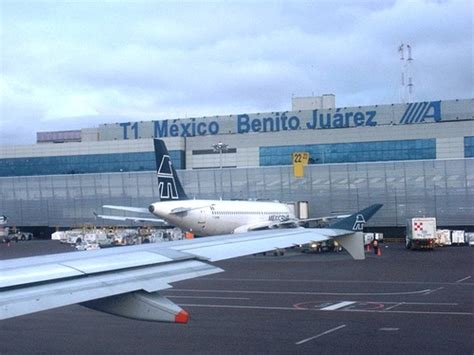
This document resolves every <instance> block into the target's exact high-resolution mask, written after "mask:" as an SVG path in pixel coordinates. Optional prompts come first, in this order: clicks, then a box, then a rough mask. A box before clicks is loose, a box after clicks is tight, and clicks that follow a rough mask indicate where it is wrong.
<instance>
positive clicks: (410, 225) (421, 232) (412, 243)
mask: <svg viewBox="0 0 474 355" xmlns="http://www.w3.org/2000/svg"><path fill="white" fill-rule="evenodd" d="M435 241H436V218H434V217H423V218H421V217H416V218H409V219H407V233H406V240H405V246H406V248H407V249H433V248H434V246H435Z"/></svg>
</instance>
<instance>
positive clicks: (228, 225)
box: [150, 200, 295, 236]
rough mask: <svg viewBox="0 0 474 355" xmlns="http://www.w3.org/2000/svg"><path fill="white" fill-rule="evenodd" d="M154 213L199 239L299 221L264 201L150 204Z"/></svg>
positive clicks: (286, 210)
mask: <svg viewBox="0 0 474 355" xmlns="http://www.w3.org/2000/svg"><path fill="white" fill-rule="evenodd" d="M150 212H152V213H153V214H154V215H155V216H158V217H159V218H162V219H164V220H165V221H167V222H168V223H169V224H172V225H174V226H176V227H179V228H180V229H181V230H183V231H188V232H192V233H194V234H196V235H199V236H209V235H219V234H232V233H243V232H247V231H249V230H256V229H263V228H269V227H270V228H271V226H272V225H276V224H278V222H284V221H287V220H291V219H295V216H294V214H293V212H292V211H291V210H290V209H289V207H288V206H287V205H285V204H283V203H279V202H263V201H228V200H227V201H225V200H176V201H163V202H155V203H153V204H152V205H150Z"/></svg>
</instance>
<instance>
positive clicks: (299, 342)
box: [295, 324, 346, 345]
mask: <svg viewBox="0 0 474 355" xmlns="http://www.w3.org/2000/svg"><path fill="white" fill-rule="evenodd" d="M345 326H346V325H345V324H342V325H340V326H339V327H336V328H332V329H329V330H326V331H325V332H322V333H321V334H318V335H315V336H314V337H311V338H307V339H303V340H300V341H298V342H296V343H295V345H301V344H304V343H307V342H308V341H311V340H314V339H317V338H320V337H322V336H323V335H326V334H329V333H332V332H335V331H336V330H339V329H342V328H344V327H345Z"/></svg>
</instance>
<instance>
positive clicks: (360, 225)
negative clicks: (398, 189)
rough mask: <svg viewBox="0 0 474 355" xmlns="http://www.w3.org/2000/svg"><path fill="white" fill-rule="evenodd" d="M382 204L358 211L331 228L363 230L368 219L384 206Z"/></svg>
mask: <svg viewBox="0 0 474 355" xmlns="http://www.w3.org/2000/svg"><path fill="white" fill-rule="evenodd" d="M382 206H383V205H382V204H379V203H378V204H375V205H372V206H369V207H367V208H365V209H363V210H362V211H359V212H356V213H354V214H353V215H350V216H349V217H347V218H344V219H343V220H342V221H338V222H336V223H334V224H331V225H330V226H329V228H335V229H345V230H349V231H354V232H362V231H363V230H364V226H365V224H366V223H367V221H368V220H369V219H370V218H371V217H372V216H373V215H374V214H375V213H376V212H377V211H378V210H379V209H380V208H381V207H382Z"/></svg>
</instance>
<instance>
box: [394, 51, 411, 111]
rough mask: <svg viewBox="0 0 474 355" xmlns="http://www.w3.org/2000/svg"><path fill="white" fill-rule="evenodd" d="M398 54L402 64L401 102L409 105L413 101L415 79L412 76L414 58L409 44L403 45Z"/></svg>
mask: <svg viewBox="0 0 474 355" xmlns="http://www.w3.org/2000/svg"><path fill="white" fill-rule="evenodd" d="M398 53H399V54H400V64H401V65H400V71H401V78H400V79H401V81H400V101H401V102H403V103H408V102H411V101H412V96H413V78H412V76H411V72H412V65H413V57H412V56H411V46H410V45H409V44H405V43H402V44H401V45H400V46H399V47H398ZM405 54H406V59H405Z"/></svg>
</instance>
